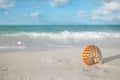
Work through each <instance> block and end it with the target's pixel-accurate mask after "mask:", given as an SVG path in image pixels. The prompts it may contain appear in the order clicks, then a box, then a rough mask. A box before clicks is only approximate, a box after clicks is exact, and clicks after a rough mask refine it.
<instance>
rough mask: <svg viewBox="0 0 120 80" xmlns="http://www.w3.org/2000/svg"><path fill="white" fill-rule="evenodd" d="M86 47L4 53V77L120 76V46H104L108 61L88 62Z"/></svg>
mask: <svg viewBox="0 0 120 80" xmlns="http://www.w3.org/2000/svg"><path fill="white" fill-rule="evenodd" d="M83 49H84V48H83V47H71V48H64V49H63V48H61V49H53V50H47V51H22V52H9V53H0V80H120V49H112V48H111V49H108V48H102V49H101V51H102V55H103V61H104V64H96V65H93V66H86V65H84V63H83V62H82V58H81V55H82V51H83Z"/></svg>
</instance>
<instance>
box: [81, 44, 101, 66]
mask: <svg viewBox="0 0 120 80" xmlns="http://www.w3.org/2000/svg"><path fill="white" fill-rule="evenodd" d="M82 59H83V62H84V63H85V64H86V65H93V64H96V63H99V62H100V63H102V54H101V51H100V49H99V48H98V47H96V46H95V45H88V46H87V47H86V48H85V49H84V51H83V54H82Z"/></svg>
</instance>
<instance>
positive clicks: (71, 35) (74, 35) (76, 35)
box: [0, 31, 120, 40]
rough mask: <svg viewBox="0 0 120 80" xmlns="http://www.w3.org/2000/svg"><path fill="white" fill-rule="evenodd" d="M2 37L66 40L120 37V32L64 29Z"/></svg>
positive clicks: (1, 35)
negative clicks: (54, 31)
mask: <svg viewBox="0 0 120 80" xmlns="http://www.w3.org/2000/svg"><path fill="white" fill-rule="evenodd" d="M0 37H29V38H33V39H39V38H40V39H41V38H42V39H55V40H59V39H60V40H65V39H75V40H79V39H104V38H120V33H119V32H115V33H113V32H69V31H63V32H59V33H52V32H51V33H50V32H40V33H36V32H20V33H10V34H8V33H5V34H0Z"/></svg>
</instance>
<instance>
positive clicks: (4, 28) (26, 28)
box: [0, 25, 120, 32]
mask: <svg viewBox="0 0 120 80" xmlns="http://www.w3.org/2000/svg"><path fill="white" fill-rule="evenodd" d="M62 31H73V32H80V31H83V32H84V31H99V32H100V31H102V32H119V31H120V25H11V26H10V25H1V26H0V32H62Z"/></svg>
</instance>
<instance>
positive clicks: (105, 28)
mask: <svg viewBox="0 0 120 80" xmlns="http://www.w3.org/2000/svg"><path fill="white" fill-rule="evenodd" d="M89 44H95V45H98V46H101V47H117V48H120V25H1V26H0V48H1V49H4V48H43V47H47V48H48V47H71V46H86V45H89Z"/></svg>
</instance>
